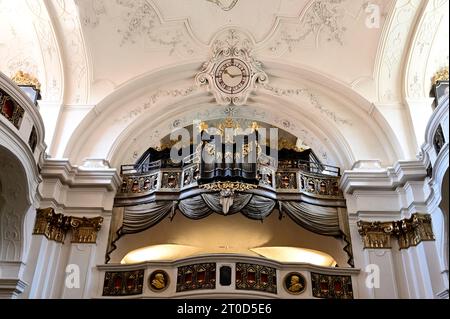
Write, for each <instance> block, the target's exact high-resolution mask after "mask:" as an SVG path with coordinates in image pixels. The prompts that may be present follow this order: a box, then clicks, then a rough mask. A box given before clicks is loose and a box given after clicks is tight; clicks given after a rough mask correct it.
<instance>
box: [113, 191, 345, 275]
mask: <svg viewBox="0 0 450 319" xmlns="http://www.w3.org/2000/svg"><path fill="white" fill-rule="evenodd" d="M223 205H224V203H223V197H221V196H220V194H219V193H205V194H201V195H199V196H196V197H191V198H187V199H183V200H181V201H179V202H177V201H159V202H153V203H149V204H143V205H138V206H130V207H124V208H123V218H122V225H121V226H120V225H117V226H116V227H115V229H118V230H117V232H116V233H114V234H113V235H112V238H111V244H110V247H109V249H108V252H107V254H106V262H108V261H109V260H110V254H111V253H112V252H113V251H114V250H115V249H116V246H115V243H116V242H117V241H118V240H119V239H120V237H122V236H123V235H126V234H136V233H139V232H141V231H144V230H146V229H148V228H151V227H153V226H155V225H156V224H158V223H159V222H160V221H162V220H163V219H164V218H166V217H168V216H169V217H170V218H173V217H174V215H175V213H176V212H177V210H178V211H180V212H181V213H182V214H183V215H184V216H186V217H187V218H190V219H195V220H198V219H202V218H206V217H208V216H209V215H211V214H213V213H217V214H221V215H232V214H236V213H239V212H240V213H242V214H243V215H244V216H246V217H247V218H250V219H253V220H261V221H262V220H264V219H265V218H266V217H268V216H269V215H270V214H271V213H272V212H273V210H274V209H275V208H276V206H277V202H276V201H275V200H272V199H270V198H266V197H262V196H257V195H253V194H235V195H234V197H233V199H232V201H231V202H230V203H228V205H229V209H228V210H227V212H226V213H224V210H223ZM277 208H278V211H279V212H280V218H281V216H282V214H283V213H285V214H286V215H287V216H289V217H290V218H291V219H292V220H293V221H294V222H296V223H297V224H298V225H300V226H301V227H303V228H305V229H307V230H309V231H312V232H314V233H317V234H319V235H324V236H333V237H337V238H342V239H343V240H344V241H345V242H346V243H347V246H346V247H345V249H344V250H345V251H346V252H347V254H348V255H349V261H348V262H349V264H350V265H351V266H353V260H352V256H351V249H350V241H349V236H347V235H346V234H344V232H343V231H342V230H341V227H340V224H339V213H338V209H337V208H334V207H321V206H315V205H311V204H308V203H304V202H299V201H279V202H278V207H277Z"/></svg>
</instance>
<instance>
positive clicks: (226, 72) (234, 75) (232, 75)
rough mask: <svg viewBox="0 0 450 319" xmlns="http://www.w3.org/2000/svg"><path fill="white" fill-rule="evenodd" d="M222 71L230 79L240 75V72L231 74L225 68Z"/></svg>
mask: <svg viewBox="0 0 450 319" xmlns="http://www.w3.org/2000/svg"><path fill="white" fill-rule="evenodd" d="M223 73H225V74H228V75H229V76H230V77H231V78H232V79H234V78H235V77H238V76H241V74H231V73H230V72H229V71H228V69H225V71H224V72H223Z"/></svg>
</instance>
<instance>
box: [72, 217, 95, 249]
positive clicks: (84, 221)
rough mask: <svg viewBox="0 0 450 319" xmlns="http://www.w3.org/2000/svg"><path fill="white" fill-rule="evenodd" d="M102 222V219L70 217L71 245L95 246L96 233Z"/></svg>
mask: <svg viewBox="0 0 450 319" xmlns="http://www.w3.org/2000/svg"><path fill="white" fill-rule="evenodd" d="M102 222H103V217H95V218H86V217H82V218H79V217H72V218H71V221H70V226H71V228H72V243H81V244H95V243H96V242H97V233H98V231H99V230H100V228H101V226H102Z"/></svg>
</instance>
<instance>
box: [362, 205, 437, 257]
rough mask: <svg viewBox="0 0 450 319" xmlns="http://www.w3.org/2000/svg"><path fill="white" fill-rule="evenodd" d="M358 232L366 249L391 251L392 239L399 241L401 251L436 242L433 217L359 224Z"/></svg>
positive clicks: (419, 215)
mask: <svg viewBox="0 0 450 319" xmlns="http://www.w3.org/2000/svg"><path fill="white" fill-rule="evenodd" d="M358 231H359V234H360V235H361V236H362V239H363V242H364V248H369V249H389V248H392V246H391V237H392V236H394V237H395V238H396V239H397V240H398V245H399V247H400V249H408V248H410V247H414V246H417V245H419V244H420V243H421V242H423V241H434V240H435V237H434V234H433V228H432V224H431V216H430V215H427V214H414V215H412V216H411V218H408V219H403V220H399V221H392V222H365V221H359V222H358Z"/></svg>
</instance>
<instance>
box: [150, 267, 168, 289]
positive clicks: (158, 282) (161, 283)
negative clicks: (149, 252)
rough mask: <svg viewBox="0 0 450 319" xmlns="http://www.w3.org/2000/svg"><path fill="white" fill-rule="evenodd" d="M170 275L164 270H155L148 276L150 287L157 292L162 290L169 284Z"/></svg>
mask: <svg viewBox="0 0 450 319" xmlns="http://www.w3.org/2000/svg"><path fill="white" fill-rule="evenodd" d="M169 280H170V279H169V275H168V274H167V273H166V272H165V271H164V270H155V271H154V272H152V273H151V275H150V277H149V278H148V284H149V286H150V289H151V290H153V291H155V292H161V291H164V290H166V289H167V287H168V286H169Z"/></svg>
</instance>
